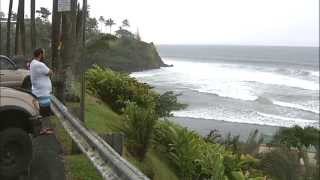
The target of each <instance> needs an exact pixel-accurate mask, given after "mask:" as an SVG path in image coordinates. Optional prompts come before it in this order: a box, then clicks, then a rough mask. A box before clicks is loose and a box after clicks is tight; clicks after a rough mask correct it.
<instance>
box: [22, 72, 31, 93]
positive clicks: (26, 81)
mask: <svg viewBox="0 0 320 180" xmlns="http://www.w3.org/2000/svg"><path fill="white" fill-rule="evenodd" d="M31 86H32V85H31V78H30V76H27V77H26V78H24V80H23V82H22V86H21V87H22V88H23V89H26V90H29V91H31Z"/></svg>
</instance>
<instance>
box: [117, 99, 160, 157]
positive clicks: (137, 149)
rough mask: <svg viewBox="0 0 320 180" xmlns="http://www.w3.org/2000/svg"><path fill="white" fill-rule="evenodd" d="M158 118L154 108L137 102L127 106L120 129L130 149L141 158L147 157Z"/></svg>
mask: <svg viewBox="0 0 320 180" xmlns="http://www.w3.org/2000/svg"><path fill="white" fill-rule="evenodd" d="M157 119H158V117H157V115H156V113H155V111H154V109H152V108H141V107H139V106H137V105H136V104H135V103H129V104H128V105H127V107H126V108H125V111H124V120H123V121H122V122H121V126H119V129H120V131H121V132H123V133H124V134H125V135H126V137H127V139H128V146H127V147H128V150H129V151H130V152H131V154H133V155H134V156H136V157H138V158H139V160H143V159H144V158H145V155H146V153H147V150H148V147H149V145H150V141H151V137H152V132H153V129H154V126H155V124H156V122H157Z"/></svg>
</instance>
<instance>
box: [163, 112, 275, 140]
mask: <svg viewBox="0 0 320 180" xmlns="http://www.w3.org/2000/svg"><path fill="white" fill-rule="evenodd" d="M169 120H170V121H173V122H175V123H178V124H180V125H182V126H184V127H187V128H188V129H190V130H194V131H196V132H198V133H199V134H200V135H202V136H206V135H208V134H209V132H210V131H211V130H214V129H217V130H218V131H219V133H220V134H221V135H222V136H223V137H225V136H226V135H227V134H228V133H231V135H235V136H237V135H240V140H241V141H246V140H247V138H248V136H249V134H250V133H251V132H252V131H254V130H255V129H257V130H258V131H259V134H263V135H264V136H266V137H271V136H273V135H274V134H275V133H276V132H277V130H278V129H279V128H281V127H279V126H269V125H259V124H248V123H238V122H228V121H222V120H213V119H210V120H209V119H198V118H190V117H172V118H170V119H169Z"/></svg>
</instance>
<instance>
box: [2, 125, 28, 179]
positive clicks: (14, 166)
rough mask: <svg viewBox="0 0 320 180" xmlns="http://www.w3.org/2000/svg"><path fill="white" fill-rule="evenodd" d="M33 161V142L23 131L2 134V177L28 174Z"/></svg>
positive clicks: (13, 130) (12, 129) (9, 129)
mask: <svg viewBox="0 0 320 180" xmlns="http://www.w3.org/2000/svg"><path fill="white" fill-rule="evenodd" d="M31 160H32V141H31V138H30V136H29V135H28V134H27V133H26V132H25V131H24V130H22V129H19V128H8V129H5V130H3V131H1V132H0V176H4V177H15V176H17V175H20V174H21V173H23V172H26V171H27V170H28V168H29V166H30V163H31Z"/></svg>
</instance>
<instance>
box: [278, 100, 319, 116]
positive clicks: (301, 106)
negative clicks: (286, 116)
mask: <svg viewBox="0 0 320 180" xmlns="http://www.w3.org/2000/svg"><path fill="white" fill-rule="evenodd" d="M273 104H275V105H278V106H282V107H289V108H294V109H300V110H304V111H309V112H313V113H316V114H319V106H318V107H315V108H310V107H306V106H303V105H300V104H294V103H288V102H282V101H273Z"/></svg>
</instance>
